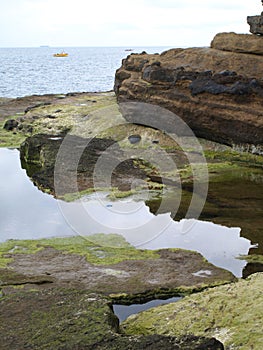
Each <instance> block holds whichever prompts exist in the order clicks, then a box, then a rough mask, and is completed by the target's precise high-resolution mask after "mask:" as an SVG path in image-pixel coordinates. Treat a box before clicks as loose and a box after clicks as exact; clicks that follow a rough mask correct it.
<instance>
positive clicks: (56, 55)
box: [53, 51, 68, 57]
mask: <svg viewBox="0 0 263 350" xmlns="http://www.w3.org/2000/svg"><path fill="white" fill-rule="evenodd" d="M53 56H54V57H67V56H68V53H67V52H64V51H62V52H58V53H54V54H53Z"/></svg>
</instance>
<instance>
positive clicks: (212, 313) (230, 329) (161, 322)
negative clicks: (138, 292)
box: [122, 273, 263, 350]
mask: <svg viewBox="0 0 263 350" xmlns="http://www.w3.org/2000/svg"><path fill="white" fill-rule="evenodd" d="M262 289H263V273H258V274H255V275H251V276H250V277H249V278H248V279H246V280H240V281H239V282H237V283H233V284H229V285H225V286H220V287H216V288H213V289H208V290H206V291H204V292H201V293H198V294H195V295H191V296H188V297H186V298H184V299H183V300H181V301H179V302H177V303H173V304H168V305H163V306H159V307H157V308H154V309H151V310H148V311H145V312H142V313H140V314H138V315H135V316H130V317H129V318H128V320H127V321H125V322H124V323H123V324H122V326H123V329H124V330H125V332H126V333H127V334H137V333H139V334H144V335H145V334H155V333H157V334H165V335H173V336H180V335H182V334H194V335H196V336H202V335H203V336H204V335H205V336H208V337H215V338H217V339H219V340H220V341H221V342H222V343H224V345H225V348H226V349H239V350H241V349H242V350H248V349H255V350H256V349H257V350H260V349H262V346H263V322H262V310H263V296H262Z"/></svg>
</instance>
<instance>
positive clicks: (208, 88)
mask: <svg viewBox="0 0 263 350" xmlns="http://www.w3.org/2000/svg"><path fill="white" fill-rule="evenodd" d="M230 38H231V40H230ZM241 38H242V40H243V36H241V37H240V36H239V35H237V34H234V33H231V34H220V35H218V36H216V38H215V39H214V40H213V42H212V47H211V48H188V49H171V50H168V51H165V52H163V53H161V54H146V53H142V54H131V55H129V56H128V57H127V58H126V59H125V60H123V63H122V66H121V67H120V68H119V69H118V70H117V72H116V77H115V87H114V89H115V93H116V95H117V99H118V102H124V103H125V102H127V101H140V102H146V103H149V104H152V105H158V106H160V107H164V108H165V109H167V110H169V111H171V112H173V113H174V114H175V115H176V116H178V117H180V118H181V119H182V120H183V121H184V122H186V123H187V125H188V126H189V127H190V128H191V129H192V130H193V132H194V133H195V135H196V136H197V137H202V138H205V139H208V140H212V141H217V142H220V143H223V144H226V145H229V146H241V147H243V148H244V147H246V149H248V150H253V152H255V153H260V152H262V149H263V118H262V117H263V102H262V101H263V100H262V96H263V78H262V71H263V57H262V55H260V54H258V53H259V52H262V40H261V38H254V36H252V35H251V36H250V35H247V36H246V35H245V36H244V38H245V39H246V42H245V43H244V44H240V39H241ZM224 41H227V42H228V44H227V45H225V44H223V42H224ZM250 41H251V49H249V48H248V46H249V42H250ZM231 42H232V43H231ZM224 45H225V48H224ZM214 47H217V48H214ZM219 48H220V49H219ZM221 48H224V50H223V49H221ZM242 50H243V51H242ZM241 51H242V53H241ZM245 51H250V52H249V53H248V52H247V53H245ZM252 51H253V52H252ZM255 53H257V54H255ZM124 72H128V73H129V74H130V77H128V74H124ZM123 116H124V117H125V118H126V119H127V120H128V121H129V122H134V123H136V124H143V125H152V120H151V118H156V119H158V118H159V119H160V123H159V124H160V125H163V121H162V120H161V117H162V116H161V115H160V116H156V114H154V116H151V115H149V120H146V119H145V118H146V117H145V116H144V115H142V116H140V117H138V116H137V117H133V114H132V113H130V111H129V113H127V114H125V113H124V115H123ZM175 119H176V118H175ZM155 124H156V125H158V121H157V122H155ZM170 126H171V125H170ZM170 126H169V128H170ZM166 131H168V132H171V130H170V129H169V130H166Z"/></svg>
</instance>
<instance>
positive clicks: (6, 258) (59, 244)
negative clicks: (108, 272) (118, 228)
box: [0, 234, 159, 267]
mask: <svg viewBox="0 0 263 350" xmlns="http://www.w3.org/2000/svg"><path fill="white" fill-rule="evenodd" d="M48 247H52V248H54V249H56V250H58V251H62V252H64V253H67V254H77V255H80V256H84V257H85V258H86V259H87V261H88V262H90V263H92V264H95V265H109V264H116V263H119V262H121V261H124V260H144V259H158V258H159V255H158V253H157V252H154V251H150V250H138V249H136V248H134V247H132V246H131V245H129V244H128V243H127V242H126V241H125V240H124V238H123V237H122V236H120V235H115V234H109V235H103V234H99V235H92V236H85V237H84V236H75V237H63V238H49V239H40V240H9V241H7V242H4V243H1V244H0V262H1V267H5V266H7V265H8V263H10V262H11V261H12V259H14V257H15V254H35V253H37V252H39V251H40V250H43V249H44V248H48Z"/></svg>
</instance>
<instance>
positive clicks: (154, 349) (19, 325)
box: [0, 288, 223, 350]
mask: <svg viewBox="0 0 263 350" xmlns="http://www.w3.org/2000/svg"><path fill="white" fill-rule="evenodd" d="M0 333H1V343H0V349H12V350H21V349H38V350H62V349H63V350H85V349H86V350H94V349H95V350H129V349H134V350H140V349H149V350H159V349H166V350H172V349H174V350H188V349H190V348H191V349H196V350H197V349H199V350H201V349H204V350H205V349H208V348H209V349H214V350H222V349H223V347H222V345H221V344H220V343H219V342H218V341H216V340H215V339H208V338H204V337H194V336H188V337H180V338H174V337H164V336H158V335H154V336H146V337H144V336H132V337H131V336H126V335H124V334H120V333H119V321H118V319H117V317H116V316H115V315H114V313H113V311H112V306H111V301H110V299H108V298H105V297H103V296H101V295H98V294H95V293H87V292H85V291H81V290H78V289H72V288H70V289H62V288H52V289H45V290H42V291H19V292H17V293H16V294H15V295H14V294H13V295H9V296H6V297H3V298H1V299H0Z"/></svg>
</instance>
